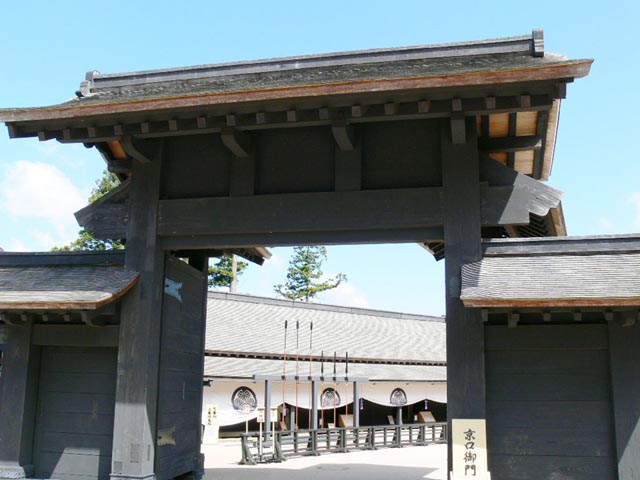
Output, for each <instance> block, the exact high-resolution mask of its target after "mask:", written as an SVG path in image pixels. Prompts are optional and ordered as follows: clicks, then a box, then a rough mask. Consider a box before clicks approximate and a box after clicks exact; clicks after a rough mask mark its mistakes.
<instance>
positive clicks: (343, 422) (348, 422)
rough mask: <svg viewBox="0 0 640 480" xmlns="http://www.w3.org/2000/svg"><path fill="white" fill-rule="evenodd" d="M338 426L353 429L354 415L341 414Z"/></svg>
mask: <svg viewBox="0 0 640 480" xmlns="http://www.w3.org/2000/svg"><path fill="white" fill-rule="evenodd" d="M338 426H340V427H343V428H345V427H353V415H347V414H344V413H343V414H341V415H339V416H338Z"/></svg>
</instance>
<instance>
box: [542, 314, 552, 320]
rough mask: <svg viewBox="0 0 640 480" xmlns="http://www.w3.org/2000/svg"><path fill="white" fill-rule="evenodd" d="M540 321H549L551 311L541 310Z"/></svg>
mask: <svg viewBox="0 0 640 480" xmlns="http://www.w3.org/2000/svg"><path fill="white" fill-rule="evenodd" d="M542 321H543V322H550V321H551V312H542Z"/></svg>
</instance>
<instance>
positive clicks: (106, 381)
mask: <svg viewBox="0 0 640 480" xmlns="http://www.w3.org/2000/svg"><path fill="white" fill-rule="evenodd" d="M48 376H49V377H48V378H49V379H50V380H49V381H50V383H51V384H52V385H53V386H51V387H50V388H51V390H50V391H51V392H62V393H98V394H109V393H111V392H113V389H114V384H115V381H116V379H115V378H114V376H113V375H112V374H105V373H59V372H50V373H48Z"/></svg>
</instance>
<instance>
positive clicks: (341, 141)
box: [331, 123, 356, 152]
mask: <svg viewBox="0 0 640 480" xmlns="http://www.w3.org/2000/svg"><path fill="white" fill-rule="evenodd" d="M331 132H332V133H333V139H334V140H335V141H336V143H337V144H338V148H340V150H342V151H343V152H352V151H353V150H354V149H355V148H356V134H355V131H354V129H353V127H352V126H351V125H347V124H345V123H341V124H334V125H331Z"/></svg>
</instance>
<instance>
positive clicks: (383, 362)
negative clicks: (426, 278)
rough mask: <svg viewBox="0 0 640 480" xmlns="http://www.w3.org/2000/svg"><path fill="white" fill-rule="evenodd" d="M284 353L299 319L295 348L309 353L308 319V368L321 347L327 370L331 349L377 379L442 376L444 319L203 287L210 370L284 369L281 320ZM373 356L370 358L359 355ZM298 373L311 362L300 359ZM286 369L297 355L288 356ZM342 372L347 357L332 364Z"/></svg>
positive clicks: (356, 371)
mask: <svg viewBox="0 0 640 480" xmlns="http://www.w3.org/2000/svg"><path fill="white" fill-rule="evenodd" d="M285 321H286V322H287V324H288V328H287V356H288V357H291V356H292V355H293V356H295V353H296V322H299V326H300V329H299V354H300V355H301V356H304V358H305V359H306V358H308V355H309V338H310V337H309V333H310V324H311V322H313V351H312V356H313V360H314V370H313V374H314V375H318V374H320V366H319V362H318V360H319V358H320V355H321V352H322V351H324V355H325V360H326V363H325V375H329V374H332V372H333V363H332V359H333V354H334V352H336V353H337V356H338V357H339V358H341V359H344V357H345V356H346V355H345V354H346V352H348V356H349V358H350V359H353V360H356V359H357V361H358V363H354V362H350V363H349V374H350V375H357V376H367V377H370V378H376V379H407V380H409V379H412V380H419V379H421V380H444V379H445V377H446V367H445V362H446V349H445V344H446V337H445V329H446V325H445V322H444V319H443V318H441V317H427V316H420V315H408V314H402V313H394V312H384V311H378V310H368V309H359V308H348V307H338V306H329V305H321V304H313V303H303V302H293V301H288V300H277V299H270V298H262V297H253V296H247V295H232V294H224V293H212V292H210V293H209V298H208V304H207V332H206V347H205V348H206V350H207V352H209V353H211V352H213V353H214V354H215V357H207V359H206V362H205V373H206V375H208V376H231V377H251V376H252V375H253V374H269V373H273V374H279V373H282V365H283V361H282V360H275V359H274V358H280V356H282V354H283V351H284V332H285V331H284V324H285ZM364 362H371V363H364ZM301 365H303V366H302V367H300V368H301V375H308V374H309V363H308V362H307V361H304V362H301ZM287 369H288V372H289V373H292V372H294V371H295V363H294V362H288V365H287ZM337 372H338V375H344V372H345V364H344V362H341V363H339V364H338V366H337Z"/></svg>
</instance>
